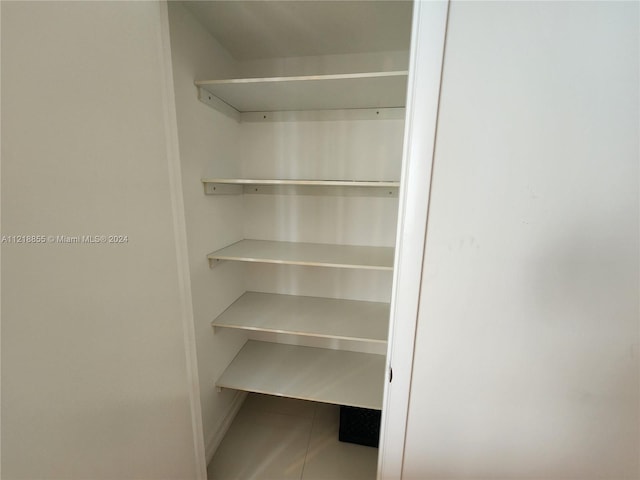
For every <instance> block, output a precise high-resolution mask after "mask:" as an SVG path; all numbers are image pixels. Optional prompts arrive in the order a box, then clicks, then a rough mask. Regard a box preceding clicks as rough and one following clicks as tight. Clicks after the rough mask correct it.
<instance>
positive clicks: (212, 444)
mask: <svg viewBox="0 0 640 480" xmlns="http://www.w3.org/2000/svg"><path fill="white" fill-rule="evenodd" d="M245 398H247V392H240V391H238V392H236V396H235V397H234V398H233V400H232V401H231V406H230V407H229V410H228V411H227V414H226V415H225V416H224V418H223V419H222V422H220V425H219V426H218V428H217V430H216V431H214V432H213V433H212V434H211V435H210V436H209V438H208V439H207V444H206V452H207V465H209V464H210V463H211V459H212V458H213V455H214V454H215V453H216V450H217V449H218V447H219V446H220V442H222V439H223V438H224V436H225V435H226V434H227V431H228V430H229V427H230V426H231V423H232V422H233V419H234V418H236V415H237V414H238V411H239V410H240V407H241V406H242V404H243V403H244V400H245Z"/></svg>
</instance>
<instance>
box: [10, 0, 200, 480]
mask: <svg viewBox="0 0 640 480" xmlns="http://www.w3.org/2000/svg"><path fill="white" fill-rule="evenodd" d="M160 25H161V8H160V5H159V4H158V3H156V2H113V3H110V2H69V3H66V2H65V3H62V2H42V3H40V2H38V3H36V2H16V3H13V2H2V233H3V234H4V235H21V234H27V235H28V234H31V235H70V236H73V235H83V234H85V235H102V234H104V235H108V234H120V235H126V236H127V237H128V242H127V243H124V244H119V245H118V244H100V245H90V244H55V243H53V242H48V243H46V244H41V245H25V244H3V245H2V261H3V262H2V287H3V292H2V293H3V295H2V473H3V478H7V479H18V478H25V479H34V478H77V479H86V478H93V479H99V478H105V479H106V478H118V479H125V478H138V479H159V478H174V479H186V478H196V475H197V472H198V471H201V466H200V465H196V454H195V447H194V437H193V431H192V424H191V412H190V402H189V383H188V375H187V364H186V358H187V357H186V355H185V343H184V332H183V327H182V321H183V318H182V317H183V311H184V308H183V307H184V305H183V302H184V297H183V296H181V289H180V284H179V264H178V259H177V258H178V257H177V251H176V231H175V229H174V221H175V218H174V215H173V213H172V212H173V206H172V205H173V204H172V192H171V189H170V180H171V179H170V157H169V153H168V149H167V135H169V134H170V132H167V130H166V125H165V121H166V114H167V101H168V98H167V91H166V89H165V86H166V82H165V78H164V77H163V75H164V68H166V65H165V64H164V63H163V61H164V58H163V49H162V42H161V32H160Z"/></svg>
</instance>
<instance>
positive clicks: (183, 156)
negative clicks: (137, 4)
mask: <svg viewBox="0 0 640 480" xmlns="http://www.w3.org/2000/svg"><path fill="white" fill-rule="evenodd" d="M169 21H170V31H171V56H172V63H173V78H174V88H175V101H176V113H177V121H178V136H179V143H180V163H181V173H182V190H183V194H184V208H185V215H186V228H187V239H188V250H189V267H190V274H191V279H190V280H191V294H192V299H193V312H194V325H195V338H196V346H197V356H198V372H199V380H200V394H201V405H202V417H203V429H204V439H205V444H206V450H207V457H208V460H210V459H211V456H212V455H213V452H214V450H215V448H216V447H217V444H218V443H219V441H220V440H221V438H222V437H221V435H223V434H224V429H225V425H226V423H225V421H227V420H228V415H229V414H230V412H233V409H234V408H236V407H238V406H239V400H240V398H239V397H237V392H234V391H231V390H224V391H222V392H217V391H216V389H215V381H216V379H217V378H218V377H219V376H220V375H221V374H222V372H223V371H224V369H225V368H226V367H227V365H228V364H229V363H230V362H231V360H232V359H233V357H234V356H235V355H236V353H237V352H238V350H239V349H240V347H241V346H242V344H243V343H244V341H245V340H246V335H244V334H243V333H241V332H237V331H218V332H216V334H215V335H214V332H213V328H212V327H211V321H212V320H213V319H214V318H215V317H216V316H218V315H219V314H220V313H222V312H223V311H224V309H226V308H227V307H228V306H229V305H230V304H231V303H233V301H234V300H236V299H237V298H238V297H239V296H240V295H241V294H242V293H243V292H244V276H243V272H244V266H243V265H241V264H238V263H234V262H225V263H224V264H222V265H220V266H218V267H216V268H215V269H210V268H209V264H208V261H207V254H208V253H210V252H212V251H214V250H216V249H219V248H222V247H224V246H226V245H228V244H230V243H233V242H236V241H238V240H241V239H242V238H243V219H242V197H241V196H239V195H229V196H207V195H205V194H204V187H203V184H202V182H201V179H202V178H203V177H207V176H209V177H210V176H229V177H234V176H239V175H240V171H241V161H240V160H241V159H240V158H238V155H237V144H238V142H239V139H240V137H239V131H238V128H239V126H238V123H237V122H236V121H235V120H234V119H232V118H230V117H227V116H225V115H224V114H222V113H220V112H218V111H216V110H214V109H213V108H211V107H209V106H207V105H205V104H204V103H202V102H200V101H199V100H198V92H197V88H196V87H195V85H194V81H195V80H202V79H209V78H232V77H233V76H234V74H235V73H236V69H237V66H236V63H235V61H234V60H233V58H231V57H230V56H229V55H228V54H227V53H226V51H225V50H224V49H223V48H222V47H221V46H220V45H219V44H218V42H217V41H216V40H215V39H214V38H213V37H211V35H210V34H209V33H208V32H207V31H206V30H205V29H204V28H203V27H202V25H200V23H198V21H197V20H196V19H195V18H194V17H193V15H192V14H191V13H190V12H189V11H188V10H187V9H185V8H184V6H183V5H181V4H180V3H178V2H170V3H169Z"/></svg>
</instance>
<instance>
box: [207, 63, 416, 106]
mask: <svg viewBox="0 0 640 480" xmlns="http://www.w3.org/2000/svg"><path fill="white" fill-rule="evenodd" d="M195 83H196V85H197V86H198V87H199V88H200V89H201V95H200V96H201V98H203V95H202V93H203V92H202V91H205V92H207V93H208V94H210V95H213V96H214V97H216V98H218V99H219V100H221V101H222V102H224V103H225V104H227V105H230V106H231V107H233V108H234V109H235V110H237V111H238V112H273V111H291V110H335V109H362V108H395V107H404V106H405V104H406V89H407V72H406V71H395V72H370V73H356V74H340V75H313V76H300V77H273V78H240V79H228V80H203V81H197V82H195ZM205 100H206V97H205Z"/></svg>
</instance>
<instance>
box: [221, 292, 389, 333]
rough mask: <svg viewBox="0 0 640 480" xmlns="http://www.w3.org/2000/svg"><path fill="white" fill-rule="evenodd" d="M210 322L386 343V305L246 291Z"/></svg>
mask: <svg viewBox="0 0 640 480" xmlns="http://www.w3.org/2000/svg"><path fill="white" fill-rule="evenodd" d="M211 325H212V326H213V327H216V328H221V327H224V328H236V329H241V330H251V331H259V332H273V333H285V334H294V335H304V336H313V337H324V338H332V339H342V340H358V341H367V342H375V343H385V342H386V340H387V331H388V326H389V304H388V303H381V302H363V301H355V300H341V299H334V298H319V297H301V296H296V295H278V294H271V293H258V292H246V293H245V294H243V295H242V296H241V297H240V298H238V300H236V301H235V302H234V303H233V304H232V305H231V306H230V307H229V308H227V309H226V310H225V311H224V312H223V313H222V314H221V315H220V316H218V317H217V318H216V319H215V320H214V321H213V322H212V323H211Z"/></svg>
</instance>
